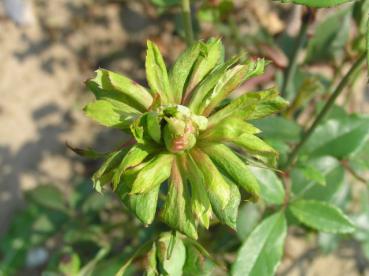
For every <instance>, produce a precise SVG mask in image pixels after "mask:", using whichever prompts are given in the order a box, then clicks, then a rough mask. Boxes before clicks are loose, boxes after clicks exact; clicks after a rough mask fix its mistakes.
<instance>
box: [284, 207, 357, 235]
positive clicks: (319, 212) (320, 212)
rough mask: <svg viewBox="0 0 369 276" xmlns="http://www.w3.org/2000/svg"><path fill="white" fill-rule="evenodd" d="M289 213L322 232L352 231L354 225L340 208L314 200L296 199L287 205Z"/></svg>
mask: <svg viewBox="0 0 369 276" xmlns="http://www.w3.org/2000/svg"><path fill="white" fill-rule="evenodd" d="M289 210H290V211H291V213H292V214H293V215H294V216H295V217H296V218H297V219H298V220H299V221H300V222H301V223H303V224H305V225H307V226H309V227H312V228H314V229H317V230H319V231H322V232H330V233H343V234H344V233H352V232H353V231H355V227H354V225H353V224H352V222H351V221H350V220H349V218H348V217H347V216H346V215H345V214H344V213H342V211H341V210H340V209H338V208H337V207H335V206H334V205H330V204H328V203H324V202H320V201H315V200H298V201H295V202H293V203H291V204H290V205H289Z"/></svg>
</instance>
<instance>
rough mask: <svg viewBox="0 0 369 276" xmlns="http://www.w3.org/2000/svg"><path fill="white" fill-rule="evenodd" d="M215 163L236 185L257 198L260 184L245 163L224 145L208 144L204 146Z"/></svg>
mask: <svg viewBox="0 0 369 276" xmlns="http://www.w3.org/2000/svg"><path fill="white" fill-rule="evenodd" d="M204 151H205V152H206V153H207V154H208V155H209V156H210V158H211V159H212V160H213V161H214V162H215V164H216V165H217V166H218V167H219V168H220V169H221V170H222V172H223V173H225V174H226V175H227V176H228V177H229V178H230V179H231V180H232V181H234V182H235V183H236V184H237V185H239V186H240V187H242V188H244V189H245V190H246V191H247V192H248V193H250V194H251V195H252V197H253V198H254V199H258V198H259V195H260V186H259V183H258V182H257V180H256V177H255V176H254V175H253V174H252V172H251V171H250V169H249V168H248V167H247V165H246V164H245V163H244V162H243V161H242V160H241V159H240V158H239V157H238V156H237V155H236V154H234V153H233V152H232V150H231V149H229V148H228V147H227V146H225V145H220V144H218V145H210V146H208V147H205V148H204Z"/></svg>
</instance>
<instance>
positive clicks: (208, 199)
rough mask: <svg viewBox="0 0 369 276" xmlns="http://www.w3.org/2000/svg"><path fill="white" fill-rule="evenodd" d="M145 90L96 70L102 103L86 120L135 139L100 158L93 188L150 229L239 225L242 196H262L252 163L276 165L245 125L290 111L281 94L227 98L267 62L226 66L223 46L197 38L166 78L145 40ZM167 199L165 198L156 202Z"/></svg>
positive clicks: (94, 85)
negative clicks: (105, 190)
mask: <svg viewBox="0 0 369 276" xmlns="http://www.w3.org/2000/svg"><path fill="white" fill-rule="evenodd" d="M147 45H148V49H147V56H146V75H147V81H148V84H149V87H150V88H149V89H147V88H144V87H142V86H141V85H139V84H137V83H135V82H134V81H132V80H130V79H128V78H126V77H124V76H121V75H119V74H116V73H113V72H110V71H107V70H103V69H99V70H98V71H97V75H96V77H95V78H93V79H91V80H89V81H88V82H87V86H88V87H89V88H90V90H91V91H92V92H93V93H94V94H95V96H96V101H94V102H92V103H90V104H88V105H87V106H86V108H85V112H86V114H87V115H88V116H89V117H90V118H92V119H94V120H95V121H97V122H98V123H100V124H102V125H105V126H108V127H115V128H118V129H121V130H122V131H124V132H126V133H129V134H131V135H132V136H133V139H132V143H129V144H132V146H130V147H122V148H121V149H119V150H117V151H115V152H112V153H110V154H107V155H104V156H105V162H104V163H103V165H102V166H101V168H100V169H99V170H98V171H97V172H96V173H95V175H94V176H93V181H94V185H95V188H96V189H98V190H99V191H100V190H101V188H102V186H104V185H105V184H107V183H112V186H113V188H114V190H115V192H116V193H117V194H118V195H119V197H120V198H121V199H122V201H123V203H124V204H125V205H126V206H127V207H128V208H129V209H130V210H131V211H132V212H133V213H134V214H135V215H136V216H137V217H138V219H140V220H141V221H142V222H143V223H144V224H150V223H152V222H153V220H154V218H155V214H156V209H157V206H158V201H159V198H160V199H162V198H163V200H164V202H163V204H161V205H160V206H162V208H161V210H160V218H161V220H162V221H164V222H165V223H166V224H167V225H169V226H170V227H171V228H173V229H176V230H178V231H180V232H182V233H184V234H185V235H187V236H189V237H191V238H194V239H196V238H197V226H198V224H201V225H203V226H204V227H206V228H208V227H209V225H210V222H211V220H212V219H214V218H217V219H218V220H219V221H220V222H222V223H225V224H227V225H229V226H230V227H232V228H235V227H236V219H237V211H238V206H239V203H240V201H241V192H240V190H239V189H240V188H241V190H243V192H242V196H243V197H246V198H247V199H251V200H256V199H257V198H258V197H259V193H260V187H259V184H258V182H257V181H256V178H255V176H254V175H253V174H252V172H251V171H250V169H249V167H248V165H247V160H251V159H252V161H253V163H255V162H262V163H264V164H265V165H266V166H273V165H274V164H275V161H276V158H277V152H276V151H275V150H274V149H273V148H272V147H270V146H269V145H268V144H266V143H265V142H264V141H263V140H262V139H260V138H259V137H258V136H257V134H258V133H259V132H260V131H259V130H258V129H257V128H255V127H254V126H253V125H251V124H250V123H249V122H246V121H248V120H255V119H258V118H262V117H266V116H268V115H270V114H272V113H275V112H278V111H280V110H282V109H284V108H285V107H286V105H287V102H286V101H284V100H283V99H282V98H281V97H279V96H278V92H277V91H276V90H275V89H269V90H265V91H260V92H248V93H245V94H243V95H242V96H240V97H238V98H236V99H234V100H231V101H229V100H228V101H227V102H226V101H224V100H225V99H227V98H228V96H229V95H230V94H231V93H232V92H233V91H234V90H235V89H236V88H238V87H239V86H240V85H241V84H243V83H244V82H245V81H247V80H248V79H250V78H252V77H255V76H258V75H261V74H263V72H264V68H265V66H266V62H265V61H264V60H263V59H258V60H245V61H244V60H241V58H240V57H234V58H232V59H231V60H230V61H227V62H225V61H224V49H223V45H222V43H221V41H220V40H218V39H211V40H209V41H208V42H197V43H195V44H194V45H193V46H192V47H190V48H189V49H187V50H186V51H185V52H184V53H182V54H181V56H180V57H179V58H178V59H177V61H176V62H175V64H174V66H173V68H172V70H170V71H169V72H168V70H167V68H166V66H165V63H164V60H163V57H162V55H161V54H160V51H159V49H158V47H157V46H156V45H155V44H154V43H152V42H148V44H147ZM160 193H163V194H164V195H165V196H164V197H159V194H160Z"/></svg>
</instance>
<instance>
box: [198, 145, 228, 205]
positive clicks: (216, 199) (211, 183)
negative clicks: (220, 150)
mask: <svg viewBox="0 0 369 276" xmlns="http://www.w3.org/2000/svg"><path fill="white" fill-rule="evenodd" d="M191 156H192V158H193V159H194V160H195V162H196V165H197V167H198V168H199V169H200V171H201V172H202V174H203V176H204V180H205V185H206V190H207V192H208V197H209V200H210V202H211V205H212V206H214V205H216V206H217V208H218V209H219V208H220V209H224V208H225V207H226V206H227V205H228V203H229V201H230V200H231V190H230V186H229V184H228V183H227V181H226V180H225V179H224V178H223V176H222V175H221V173H220V172H219V171H218V169H217V167H216V166H215V165H214V163H213V162H212V161H211V159H210V158H209V156H208V155H207V154H205V153H204V152H202V151H200V150H199V149H194V150H193V151H192V152H191Z"/></svg>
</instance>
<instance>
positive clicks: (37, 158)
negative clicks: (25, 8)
mask: <svg viewBox="0 0 369 276" xmlns="http://www.w3.org/2000/svg"><path fill="white" fill-rule="evenodd" d="M109 2H110V3H107V2H104V1H101V4H99V5H92V6H91V5H90V4H88V3H89V1H87V0H85V1H82V0H79V1H75V0H63V1H61V0H59V1H47V0H35V1H34V7H35V13H36V18H37V22H36V23H35V24H34V25H32V26H28V27H20V26H17V25H15V24H14V23H13V22H11V21H10V20H9V19H7V18H6V17H5V16H4V12H3V11H2V10H0V61H1V62H0V97H1V100H0V210H1V211H0V221H1V225H0V234H1V233H3V232H4V231H5V230H6V228H7V225H8V222H9V218H10V217H11V215H12V214H13V213H14V211H15V210H16V209H17V208H19V207H21V206H22V202H23V201H22V191H24V190H26V189H29V188H31V187H34V186H35V185H37V184H40V183H54V184H55V185H58V186H60V187H61V188H62V189H63V190H68V187H70V185H72V183H73V182H74V181H75V179H76V178H78V177H79V176H82V175H89V174H90V171H86V166H85V165H86V164H85V163H83V162H84V161H83V160H81V159H79V158H77V157H76V156H74V155H73V154H72V153H71V152H69V151H68V150H67V148H66V146H65V142H66V141H68V142H70V143H71V144H73V145H78V146H83V145H84V146H87V145H88V146H94V147H95V148H98V149H100V150H104V149H109V148H113V147H114V145H115V144H116V143H118V142H119V141H120V140H121V139H122V137H121V135H120V134H119V133H117V132H114V131H106V130H105V129H103V128H101V127H99V126H97V125H95V124H94V123H92V122H90V121H89V120H88V119H86V118H85V117H84V116H83V114H82V112H81V108H82V107H83V105H84V103H85V102H87V101H88V99H89V97H90V95H89V94H88V93H87V92H86V91H85V90H84V88H83V81H84V80H86V79H87V78H88V77H90V76H92V74H93V71H94V70H95V69H96V68H98V67H100V66H101V67H105V68H109V69H113V70H117V71H121V72H123V73H125V74H126V75H128V76H131V77H132V78H134V79H135V80H137V81H139V82H144V71H143V68H144V66H143V65H144V63H143V62H144V49H145V45H144V43H145V42H144V41H145V40H146V39H148V38H150V39H153V40H155V41H156V42H157V43H158V44H159V46H160V47H161V48H162V50H163V51H164V55H165V57H166V58H167V59H168V60H169V61H171V60H172V59H173V57H174V56H176V55H177V54H178V52H179V51H181V49H183V47H184V45H183V42H182V41H181V40H180V39H179V38H178V37H175V36H173V32H174V27H173V24H172V23H171V22H172V21H173V18H170V16H164V17H161V18H160V20H159V19H158V15H157V14H156V12H155V11H154V10H152V8H151V7H150V6H148V5H145V4H142V3H141V2H143V1H125V2H126V4H123V5H122V4H119V3H118V2H119V1H109ZM121 2H122V1H121ZM123 2H124V1H123ZM0 6H1V5H0ZM269 20H272V21H273V20H274V21H273V22H274V23H273V24H272V25H273V26H277V27H278V28H281V27H280V26H278V24H280V22H279V21H278V18H270V19H269ZM275 22H277V23H278V24H277V23H275ZM263 24H266V25H268V24H270V23H268V22H264V23H263ZM277 27H275V28H277ZM207 33H208V34H209V35H210V34H211V26H210V27H209V28H208V29H207ZM90 167H91V164H89V166H87V168H90ZM290 240H291V241H290ZM290 240H289V243H288V245H287V246H288V248H289V249H288V250H287V251H288V252H290V253H289V256H288V257H287V258H286V260H285V261H284V263H283V265H282V267H281V269H280V271H281V275H309V276H310V275H311V276H313V275H314V276H315V275H317V276H318V275H322V276H323V275H330V276H340V275H359V274H357V272H356V271H357V270H356V265H357V264H356V263H355V260H354V259H353V258H350V257H348V258H341V257H339V256H337V255H332V256H327V257H319V258H317V259H314V260H312V261H309V262H304V261H301V262H299V265H295V266H292V267H291V264H292V263H294V261H296V259H298V258H299V257H301V255H303V254H305V253H306V252H307V251H306V250H307V249H308V248H309V245H308V244H307V243H305V242H302V241H301V240H294V239H293V238H291V239H290ZM291 252H292V253H291ZM305 259H308V260H309V258H308V257H307V258H305ZM300 264H301V265H300ZM301 271H302V272H301ZM306 271H308V272H306ZM283 273H284V274H283Z"/></svg>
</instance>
